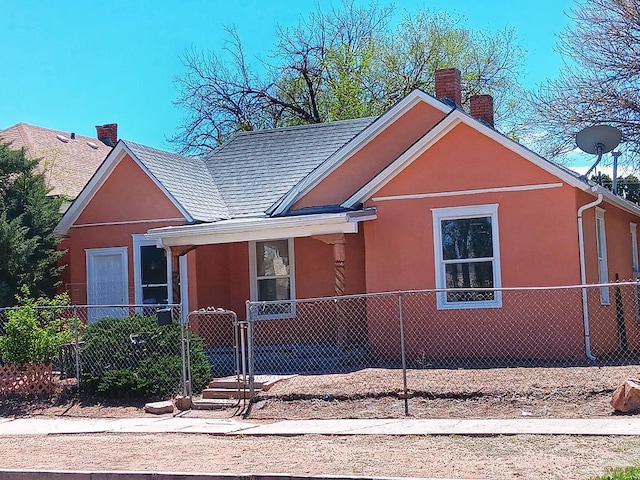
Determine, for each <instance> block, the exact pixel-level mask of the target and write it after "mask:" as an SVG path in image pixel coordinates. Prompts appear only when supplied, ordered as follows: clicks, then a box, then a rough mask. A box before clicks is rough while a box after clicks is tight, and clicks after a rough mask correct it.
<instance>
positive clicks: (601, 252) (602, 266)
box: [596, 207, 611, 305]
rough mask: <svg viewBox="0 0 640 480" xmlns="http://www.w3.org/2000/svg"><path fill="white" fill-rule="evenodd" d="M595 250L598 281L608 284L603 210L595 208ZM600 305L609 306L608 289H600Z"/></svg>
mask: <svg viewBox="0 0 640 480" xmlns="http://www.w3.org/2000/svg"><path fill="white" fill-rule="evenodd" d="M596 249H597V251H598V281H599V283H608V282H609V267H608V265H607V235H606V229H605V226H604V210H603V209H602V208H598V207H596ZM600 303H601V304H602V305H609V304H610V303H611V302H610V301H609V287H600Z"/></svg>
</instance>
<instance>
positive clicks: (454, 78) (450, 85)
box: [435, 68, 462, 105]
mask: <svg viewBox="0 0 640 480" xmlns="http://www.w3.org/2000/svg"><path fill="white" fill-rule="evenodd" d="M435 83H436V97H437V98H448V99H450V100H453V101H454V102H456V105H460V104H461V103H462V87H461V81H460V70H458V69H457V68H444V69H442V70H436V75H435Z"/></svg>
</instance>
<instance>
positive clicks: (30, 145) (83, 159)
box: [0, 123, 117, 200]
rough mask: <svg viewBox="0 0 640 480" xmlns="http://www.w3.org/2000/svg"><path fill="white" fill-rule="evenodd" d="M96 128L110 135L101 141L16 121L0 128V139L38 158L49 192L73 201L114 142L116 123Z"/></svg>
mask: <svg viewBox="0 0 640 480" xmlns="http://www.w3.org/2000/svg"><path fill="white" fill-rule="evenodd" d="M96 128H97V130H98V133H99V134H105V133H108V135H109V136H108V137H106V136H103V137H102V139H103V141H101V140H99V139H98V138H91V137H84V136H81V135H76V134H75V133H72V132H61V131H59V130H51V129H49V128H43V127H36V126H34V125H29V124H27V123H18V124H16V125H13V126H12V127H9V128H6V129H4V130H0V140H1V141H3V142H10V143H11V146H12V148H15V149H20V148H24V149H25V152H26V155H27V157H28V158H39V159H41V161H40V164H39V166H38V168H39V169H40V171H41V172H42V173H43V174H44V178H45V181H46V183H47V186H48V187H49V188H50V189H51V192H50V195H62V196H64V197H66V198H69V199H70V200H73V199H74V198H76V197H77V196H78V194H79V193H80V192H81V191H82V189H83V188H84V186H85V185H86V184H87V182H88V181H89V179H90V178H91V177H92V176H93V174H94V173H95V171H96V170H97V169H98V167H99V166H100V164H102V162H103V161H104V159H105V157H106V156H107V154H108V153H109V152H110V151H111V148H112V147H113V146H114V145H115V144H116V142H117V125H115V124H109V125H104V126H99V127H96ZM105 129H108V132H105ZM105 142H107V143H105Z"/></svg>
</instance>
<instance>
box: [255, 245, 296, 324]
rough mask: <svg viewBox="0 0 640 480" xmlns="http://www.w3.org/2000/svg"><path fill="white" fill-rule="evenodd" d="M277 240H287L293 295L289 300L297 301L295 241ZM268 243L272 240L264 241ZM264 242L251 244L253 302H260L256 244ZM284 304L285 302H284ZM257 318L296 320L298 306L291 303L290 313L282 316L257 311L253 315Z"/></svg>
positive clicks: (291, 291) (290, 288)
mask: <svg viewBox="0 0 640 480" xmlns="http://www.w3.org/2000/svg"><path fill="white" fill-rule="evenodd" d="M276 240H287V242H288V245H287V248H288V249H289V291H290V294H291V298H290V299H289V300H295V299H296V264H295V253H294V250H293V244H294V240H293V238H280V239H276ZM264 241H265V242H268V241H270V240H264ZM274 241H275V240H274ZM261 242H262V241H251V242H249V277H250V282H249V295H250V298H251V301H252V302H257V301H258V266H257V263H256V243H261ZM283 302H284V301H283ZM253 316H254V317H255V318H260V319H265V320H269V319H278V318H295V316H296V304H295V302H293V301H292V302H291V310H290V312H289V313H286V314H281V315H262V314H260V312H258V311H256V312H254V313H253Z"/></svg>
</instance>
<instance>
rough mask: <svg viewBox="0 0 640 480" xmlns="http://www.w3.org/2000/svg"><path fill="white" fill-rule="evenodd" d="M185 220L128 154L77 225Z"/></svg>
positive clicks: (89, 204) (86, 207)
mask: <svg viewBox="0 0 640 480" xmlns="http://www.w3.org/2000/svg"><path fill="white" fill-rule="evenodd" d="M176 218H180V219H184V216H183V215H182V213H181V212H180V211H179V210H178V208H177V207H176V206H175V205H174V203H173V202H172V201H171V200H170V199H169V198H167V196H166V195H165V194H164V192H163V191H162V190H161V189H160V188H159V187H158V186H157V185H156V183H155V182H154V181H153V180H152V179H151V178H150V177H149V176H148V175H147V173H146V172H145V171H144V170H143V169H142V168H141V167H140V166H139V165H138V164H137V163H136V162H135V161H134V160H133V159H132V158H131V156H130V155H129V154H125V155H124V156H123V158H122V160H120V162H118V164H117V165H116V166H115V168H114V169H113V171H112V172H111V173H110V174H109V176H108V178H106V180H105V181H104V182H103V183H102V185H100V187H99V188H98V189H97V190H96V192H95V193H94V194H93V196H92V197H91V198H90V199H89V201H88V203H86V205H85V206H84V208H83V209H82V212H81V213H80V215H79V216H78V218H77V219H76V220H75V221H74V222H73V224H74V225H86V224H95V223H110V222H135V221H141V220H159V219H176Z"/></svg>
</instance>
